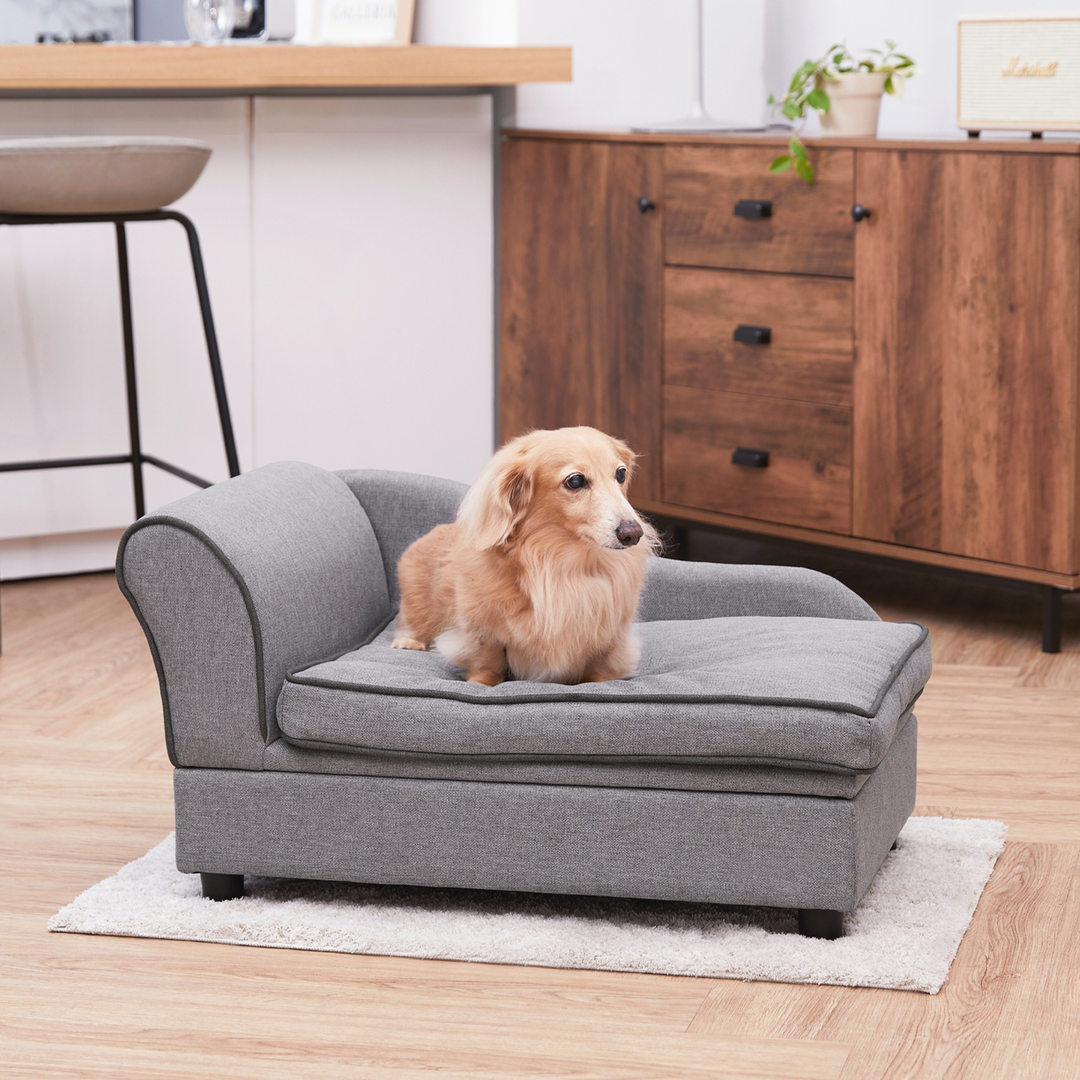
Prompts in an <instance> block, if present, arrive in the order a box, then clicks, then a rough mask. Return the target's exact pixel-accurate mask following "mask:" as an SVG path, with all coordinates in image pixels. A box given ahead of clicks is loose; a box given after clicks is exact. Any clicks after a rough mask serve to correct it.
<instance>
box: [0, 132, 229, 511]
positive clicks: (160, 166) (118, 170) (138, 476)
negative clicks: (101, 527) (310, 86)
mask: <svg viewBox="0 0 1080 1080" xmlns="http://www.w3.org/2000/svg"><path fill="white" fill-rule="evenodd" d="M209 157H210V147H209V146H207V145H206V144H205V143H202V142H198V141H196V140H194V139H173V138H155V137H130V138H129V137H121V138H109V137H87V138H48V139H5V140H0V225H67V224H77V223H83V222H105V221H107V222H112V223H113V224H114V225H115V227H116V253H117V259H118V262H119V270H120V311H121V317H122V320H123V331H124V373H125V378H126V383H127V410H128V434H129V439H130V446H131V451H130V453H127V454H113V455H106V456H98V457H78V458H51V459H48V460H44V461H16V462H7V463H0V473H4V472H20V471H24V470H28V469H68V468H76V467H79V466H86V465H130V466H131V471H132V483H133V486H134V496H135V516H136V518H140V517H142V516H143V514H144V513H145V512H146V505H145V496H144V490H143V466H144V465H153V466H155V467H157V468H159V469H163V470H164V471H165V472H168V473H171V474H172V475H173V476H178V477H180V478H181V479H182V480H186V481H187V482H188V483H191V484H195V485H196V486H198V487H203V488H206V487H209V486H210V481H209V480H204V479H202V478H201V477H199V476H195V475H194V474H193V473H190V472H188V471H187V470H185V469H182V468H180V467H179V466H177V465H173V464H170V463H169V462H167V461H162V460H161V458H158V457H154V456H153V455H151V454H147V453H144V452H143V449H142V442H141V439H140V435H139V405H138V397H137V394H136V389H135V345H134V335H133V332H132V321H131V288H130V283H129V278H128V254H127V235H126V233H125V226H126V224H127V222H129V221H176V222H179V224H180V225H181V226H182V227H183V229H184V231H185V232H186V233H187V239H188V246H189V248H190V250H191V265H192V269H193V270H194V273H195V286H196V289H197V291H198V296H199V310H200V312H201V315H202V324H203V332H204V334H205V336H206V350H207V352H208V354H209V357H210V373H211V375H212V377H213V381H214V393H215V395H216V397H217V410H218V417H219V418H220V421H221V435H222V439H223V440H224V444H225V457H226V460H227V462H228V467H229V475H230V476H238V475H239V474H240V464H239V460H238V458H237V454H236V440H235V438H234V436H233V428H232V420H231V418H230V415H229V402H228V399H227V397H226V395H225V380H224V377H223V376H222V372H221V358H220V355H219V353H218V345H217V335H216V334H215V332H214V319H213V316H212V314H211V311H210V294H209V292H208V290H207V287H206V274H205V272H204V270H203V262H202V252H201V250H200V248H199V237H198V234H197V233H196V232H195V226H194V225H193V224H192V223H191V221H190V220H189V219H188V218H186V217H185V216H184V215H183V214H181V213H178V212H177V211H175V210H163V209H162V207H164V206H168V205H169V204H170V203H173V202H175V201H176V200H177V199H179V198H180V197H181V196H182V195H183V194H185V193H186V192H187V191H188V190H189V189H190V188H191V186H192V185H193V184H194V183H195V181H196V180H198V178H199V176H200V174H201V173H202V171H203V168H204V166H205V165H206V162H207V159H208V158H209Z"/></svg>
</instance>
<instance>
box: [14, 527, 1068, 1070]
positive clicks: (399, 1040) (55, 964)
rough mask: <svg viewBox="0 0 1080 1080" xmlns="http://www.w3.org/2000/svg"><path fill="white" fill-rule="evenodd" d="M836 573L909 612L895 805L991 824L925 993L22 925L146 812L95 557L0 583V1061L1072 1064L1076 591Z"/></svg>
mask: <svg viewBox="0 0 1080 1080" xmlns="http://www.w3.org/2000/svg"><path fill="white" fill-rule="evenodd" d="M708 542H711V541H709V540H708V538H706V541H705V543H706V544H707V543H708ZM848 577H849V582H850V583H852V584H854V585H855V586H856V587H858V588H859V591H861V592H862V593H863V595H865V596H866V597H867V598H868V599H870V600H871V602H873V603H874V604H875V606H876V607H877V608H878V610H879V611H881V613H882V614H883V615H885V616H886V617H888V618H916V619H920V620H922V621H924V622H926V623H928V624H929V626H930V628H931V632H932V635H933V644H934V658H935V671H934V675H933V678H932V679H931V682H930V685H929V687H928V688H927V691H926V693H925V695H924V698H923V701H922V702H921V704H920V707H919V709H918V713H919V720H920V725H921V734H920V743H919V755H920V762H919V769H920V781H919V801H920V804H921V805H920V810H919V811H918V812H928V813H941V814H946V815H954V816H965V817H971V816H991V817H995V818H1000V819H1002V820H1004V821H1005V822H1007V823H1008V825H1009V827H1010V833H1009V842H1008V846H1007V848H1006V851H1005V854H1004V855H1003V856H1002V858H1001V860H1000V861H999V863H998V867H997V869H996V870H995V872H994V876H993V878H992V879H991V882H990V885H989V886H988V888H987V891H986V893H985V894H984V896H983V899H982V902H981V903H980V905H979V908H978V911H977V912H976V914H975V918H974V921H973V923H972V926H971V929H970V930H969V931H968V934H967V936H966V937H965V939H964V941H963V943H962V945H961V947H960V953H959V956H958V957H957V959H956V962H955V964H954V965H953V969H952V974H951V977H950V979H949V982H948V984H947V985H946V987H945V989H944V990H943V991H942V992H941V993H940V994H938V995H937V996H935V997H929V996H926V995H923V994H916V993H908V992H902V991H884V990H855V989H846V988H834V987H803V986H785V985H774V984H768V983H742V982H733V981H723V980H708V979H687V978H669V977H661V976H645V975H620V974H610V973H600V972H588V971H555V970H551V971H549V970H543V969H536V968H514V967H495V966H484V965H479V964H477V965H471V964H461V963H446V962H437V961H419V960H400V959H393V958H385V957H366V956H344V955H335V954H330V953H327V954H322V953H301V952H290V951H286V950H274V949H254V948H240V947H230V946H223V945H204V944H197V943H192V942H172V941H147V940H139V939H126V938H106V937H81V936H77V935H68V934H49V933H47V932H46V930H45V923H46V920H47V919H48V917H49V916H50V915H51V914H53V912H55V911H56V910H57V909H58V908H60V907H61V906H62V905H63V904H65V903H67V902H68V901H69V900H70V899H72V898H73V897H74V896H75V895H76V894H77V893H79V892H80V891H81V890H83V889H84V888H86V887H87V886H89V885H91V884H93V883H94V882H96V881H98V880H99V879H101V878H102V877H104V876H106V875H108V874H111V873H113V872H114V871H115V870H116V869H117V868H118V867H119V866H121V865H122V864H124V863H125V862H128V861H129V860H131V859H133V858H135V857H137V856H139V855H142V854H143V853H144V852H145V851H146V850H147V849H148V848H149V847H151V846H152V845H153V844H155V843H157V842H158V841H159V840H160V839H161V838H162V837H163V836H164V835H165V834H166V833H167V832H168V831H169V830H170V828H171V825H172V821H171V818H172V798H171V787H170V768H169V764H168V761H167V760H166V756H165V750H164V744H163V739H162V731H161V710H160V703H159V700H158V696H157V682H156V678H155V676H154V671H153V666H152V663H151V660H150V656H149V652H148V650H147V647H146V645H145V643H144V641H143V637H142V634H141V632H140V630H139V628H138V626H137V624H136V622H135V619H134V618H133V616H132V615H131V614H130V612H129V611H128V609H127V606H126V604H125V603H124V601H123V600H122V598H121V597H120V595H119V593H118V592H117V589H116V585H115V582H114V581H113V579H112V577H111V576H109V575H92V576H86V577H79V578H67V579H58V580H52V581H41V582H25V583H14V584H9V585H5V586H4V587H3V590H2V603H3V635H4V637H3V650H4V651H3V656H2V658H0V782H2V788H0V852H2V860H3V862H2V868H0V869H2V876H0V911H2V913H3V923H2V934H0V955H2V956H3V964H2V969H0V1063H2V1064H0V1073H2V1074H3V1075H4V1076H5V1077H7V1076H10V1077H24V1076H33V1077H50V1076H51V1077H90V1076H93V1077H139V1078H154V1077H181V1076H183V1077H199V1076H229V1077H237V1078H241V1077H258V1078H259V1080H265V1078H266V1077H327V1078H336V1077H357V1076H364V1077H369V1076H372V1077H374V1076H378V1077H392V1078H400V1077H413V1076H428V1075H429V1074H431V1073H438V1074H439V1075H440V1076H446V1077H462V1078H465V1077H483V1078H496V1077H548V1076H551V1077H573V1078H576V1080H579V1078H585V1080H587V1078H600V1077H612V1078H635V1077H656V1078H665V1080H667V1078H677V1077H698V1076H700V1077H740V1078H751V1077H787V1078H793V1080H812V1078H819V1077H820V1078H823V1080H824V1078H830V1080H831V1078H845V1080H874V1078H877V1077H886V1076H887V1077H927V1078H931V1077H972V1078H979V1080H993V1078H997V1077H1001V1078H1009V1080H1014V1078H1026V1077H1030V1078H1037V1080H1044V1078H1063V1080H1064V1078H1068V1080H1074V1078H1076V1077H1078V1076H1080V1050H1078V1047H1080V603H1078V601H1080V597H1074V598H1070V599H1069V600H1068V601H1067V603H1066V612H1065V646H1064V650H1063V652H1062V653H1061V654H1060V655H1058V656H1044V655H1043V654H1041V653H1040V651H1039V633H1038V614H1039V612H1038V605H1037V602H1036V601H1034V600H1033V599H1032V598H1031V597H1028V596H1026V595H1023V594H1019V593H1011V592H1002V591H1000V590H993V589H985V588H981V587H979V586H975V585H970V584H965V583H960V582H948V581H943V580H942V579H940V578H926V577H923V576H921V575H918V574H911V573H908V572H892V571H883V570H881V569H880V568H874V567H861V568H860V567H857V568H856V569H855V570H854V571H852V572H850V573H849V574H848ZM253 827H257V823H253Z"/></svg>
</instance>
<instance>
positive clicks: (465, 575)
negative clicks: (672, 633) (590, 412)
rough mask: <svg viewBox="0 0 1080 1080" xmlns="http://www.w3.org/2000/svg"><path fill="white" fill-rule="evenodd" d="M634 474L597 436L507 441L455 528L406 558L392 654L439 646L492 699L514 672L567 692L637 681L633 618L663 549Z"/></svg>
mask: <svg viewBox="0 0 1080 1080" xmlns="http://www.w3.org/2000/svg"><path fill="white" fill-rule="evenodd" d="M633 470H634V454H633V452H632V451H631V450H630V448H629V447H628V446H627V445H626V444H625V443H622V442H620V441H619V440H618V439H613V438H611V437H610V436H608V435H605V434H603V433H602V432H599V431H597V430H596V429H595V428H589V427H578V428H561V429H560V430H558V431H533V432H531V433H530V434H528V435H522V436H520V437H519V438H517V439H513V440H511V441H510V442H508V443H507V444H506V445H505V446H504V447H503V448H502V449H501V450H500V451H499V452H498V453H497V454H496V455H495V456H494V458H492V460H491V462H490V463H489V464H488V466H487V468H486V469H485V470H484V472H483V474H482V475H481V477H480V479H479V480H478V481H477V482H476V484H474V485H473V487H472V488H470V489H469V492H468V494H467V495H466V496H465V500H464V501H463V502H462V504H461V508H460V509H459V510H458V516H457V521H456V522H454V524H452V525H439V526H437V527H436V528H434V529H432V531H431V532H429V533H428V534H427V536H423V537H421V538H420V539H419V540H417V541H416V542H415V543H414V544H413V545H412V546H411V547H409V548H408V549H407V550H406V552H405V554H404V555H402V557H401V561H400V563H399V564H398V578H399V580H400V582H401V611H400V614H399V615H398V623H397V634H396V636H395V638H394V648H396V649H427V648H429V647H430V646H431V645H432V644H436V648H437V649H438V651H439V652H440V653H441V654H442V655H444V656H445V657H446V658H447V659H448V660H450V661H452V662H453V663H455V664H457V665H458V666H460V667H463V668H464V669H465V671H466V673H467V677H468V680H469V682H477V683H484V684H486V685H488V686H495V685H497V684H498V683H500V682H502V681H503V679H505V678H506V673H507V670H508V669H509V670H510V671H512V672H513V674H514V676H515V677H516V678H518V679H534V680H537V681H541V682H560V683H578V682H601V681H603V680H605V679H622V678H625V677H626V676H627V675H630V674H632V673H633V671H634V669H635V667H636V666H637V661H638V654H639V651H640V650H639V646H638V643H637V641H636V639H635V637H634V635H633V633H632V624H633V620H634V613H635V611H636V610H637V604H638V597H639V595H640V593H641V586H642V583H643V581H644V579H645V564H646V560H647V559H648V557H649V556H650V555H652V554H655V553H656V552H657V551H658V550H659V547H660V542H659V539H658V538H657V535H656V532H655V530H654V529H653V528H652V526H651V525H649V524H648V523H647V522H645V521H642V520H641V519H640V518H639V517H638V515H637V514H636V513H635V511H634V509H633V507H632V506H631V505H630V504H629V503H628V502H627V501H626V490H627V488H628V486H629V484H630V477H631V476H632V475H633ZM436 639H437V643H436Z"/></svg>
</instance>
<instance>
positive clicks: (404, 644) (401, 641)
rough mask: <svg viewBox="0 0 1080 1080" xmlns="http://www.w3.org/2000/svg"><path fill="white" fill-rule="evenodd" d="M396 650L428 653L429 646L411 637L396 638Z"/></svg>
mask: <svg viewBox="0 0 1080 1080" xmlns="http://www.w3.org/2000/svg"><path fill="white" fill-rule="evenodd" d="M394 648H395V649H415V650H416V651H417V652H427V646H426V645H425V644H424V643H423V642H422V641H417V640H416V638H411V637H396V638H394Z"/></svg>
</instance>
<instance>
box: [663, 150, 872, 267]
mask: <svg viewBox="0 0 1080 1080" xmlns="http://www.w3.org/2000/svg"><path fill="white" fill-rule="evenodd" d="M811 152H812V154H813V160H814V168H815V170H816V172H817V178H816V180H815V181H814V183H813V184H807V183H805V182H804V181H802V180H800V179H799V178H798V177H797V176H796V175H795V174H794V173H793V172H791V171H790V170H789V171H788V172H784V173H770V172H769V171H768V167H769V162H770V161H771V160H772V158H773V157H775V156H776V154H777V148H776V147H771V146H761V147H750V146H732V147H714V146H668V147H667V148H666V150H665V156H664V168H665V180H664V228H665V233H664V239H665V244H666V252H667V255H666V259H667V262H669V263H675V264H679V265H683V266H716V267H720V268H723V269H730V270H770V271H774V272H779V273H791V274H825V275H828V276H830V277H851V276H852V271H853V267H854V259H855V232H854V222H853V221H852V219H851V207H852V205H853V203H854V191H855V152H854V151H853V150H828V149H824V150H823V149H819V148H817V147H815V148H814V149H813V150H812V151H811ZM748 199H750V200H767V201H768V202H770V203H771V214H770V216H769V217H762V218H758V219H748V218H745V217H738V216H736V214H735V204H736V203H737V202H740V201H741V200H748Z"/></svg>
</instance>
